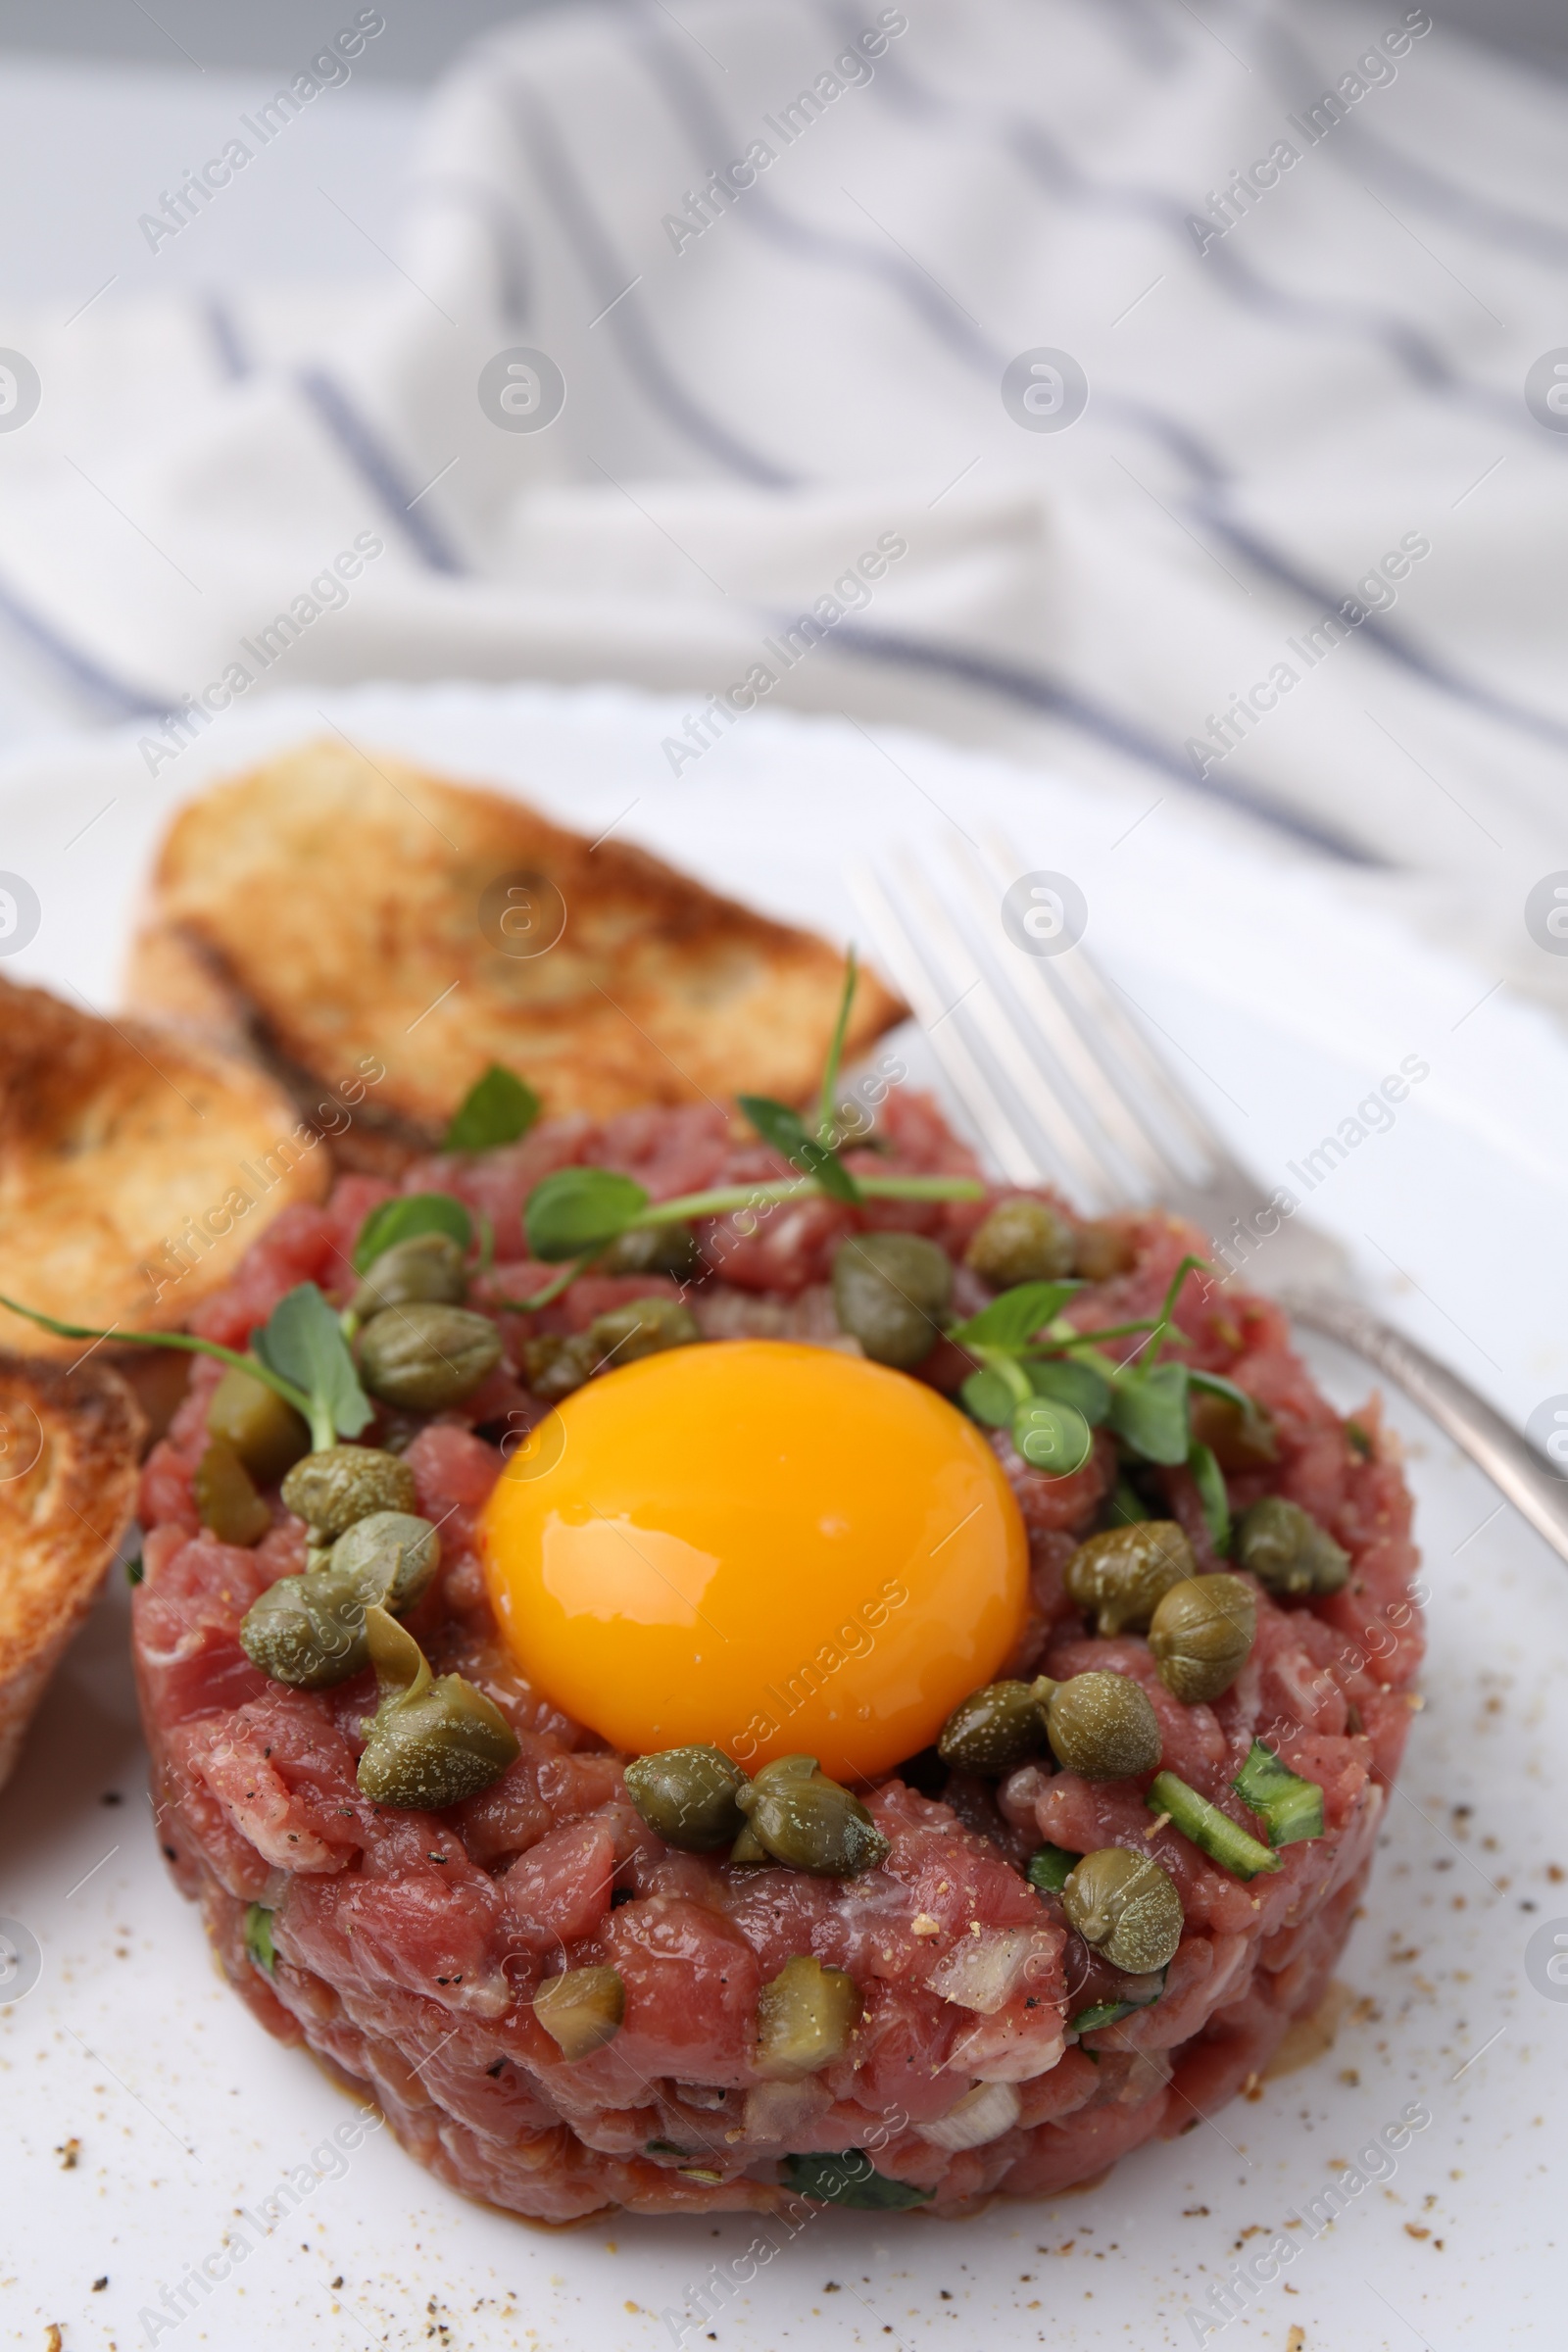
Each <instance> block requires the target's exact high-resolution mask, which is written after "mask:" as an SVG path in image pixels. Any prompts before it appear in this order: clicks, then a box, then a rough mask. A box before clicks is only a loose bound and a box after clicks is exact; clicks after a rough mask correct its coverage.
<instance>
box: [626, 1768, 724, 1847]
mask: <svg viewBox="0 0 1568 2352" xmlns="http://www.w3.org/2000/svg"><path fill="white" fill-rule="evenodd" d="M745 1787H746V1775H745V1773H744V1772H742V1770H741V1768H740V1766H739V1765H738V1764H732V1763H731V1762H730V1760H729V1758H728V1756H726V1755H725V1754H724V1753H723V1751H722V1749H720V1748H716V1747H706V1746H702V1747H666V1748H662V1749H661V1750H660V1751H659V1753H657V1754H655V1755H650V1756H639V1757H638V1758H637V1760H636V1762H635V1763H633V1764H628V1765H627V1767H626V1793H627V1795H628V1796H629V1797H630V1798H631V1801H632V1803H633V1804H634V1805H635V1806H636V1808H637V1810H638V1812H639V1813H640V1814H641V1815H642V1817H643V1819H644V1821H646V1822H647V1824H648V1827H649V1828H650V1829H651V1830H652V1831H653V1832H654V1833H655V1835H656V1837H660V1838H663V1840H664V1843H665V1844H666V1845H678V1846H680V1847H681V1848H682V1850H683V1851H684V1852H686V1853H689V1854H710V1853H713V1852H715V1851H716V1850H717V1848H718V1847H719V1846H721V1845H732V1844H733V1843H734V1841H735V1839H736V1838H737V1837H739V1835H740V1833H741V1831H742V1830H743V1829H744V1828H745V1826H746V1820H745V1815H744V1814H743V1813H742V1811H741V1809H740V1806H739V1805H738V1804H737V1803H736V1801H735V1800H736V1796H737V1794H738V1792H739V1791H740V1790H741V1789H744V1788H745Z"/></svg>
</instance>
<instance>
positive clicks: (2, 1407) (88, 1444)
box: [0, 1355, 143, 1786]
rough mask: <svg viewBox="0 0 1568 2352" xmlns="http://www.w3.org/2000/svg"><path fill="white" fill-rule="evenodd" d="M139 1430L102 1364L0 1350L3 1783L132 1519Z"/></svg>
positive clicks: (125, 1396)
mask: <svg viewBox="0 0 1568 2352" xmlns="http://www.w3.org/2000/svg"><path fill="white" fill-rule="evenodd" d="M142 1435H143V1423H142V1417H141V1414H140V1412H139V1411H138V1409H137V1407H136V1404H135V1401H134V1399H133V1398H132V1397H131V1394H130V1391H129V1390H128V1389H127V1387H126V1386H125V1383H124V1382H123V1380H122V1379H121V1378H120V1376H119V1374H118V1373H116V1372H114V1371H112V1370H111V1369H110V1367H109V1366H108V1365H107V1364H103V1363H100V1362H98V1361H96V1360H92V1361H89V1362H87V1363H84V1364H82V1365H81V1366H80V1367H79V1368H78V1369H77V1370H75V1371H70V1370H67V1369H66V1368H65V1367H63V1366H62V1365H59V1364H52V1363H43V1362H38V1361H33V1362H30V1363H29V1362H25V1361H24V1360H23V1359H22V1358H21V1357H18V1356H7V1355H0V1786H3V1785H4V1783H5V1782H6V1780H7V1779H8V1778H9V1776H10V1774H11V1771H12V1769H13V1767H14V1766H15V1764H16V1761H17V1757H18V1755H19V1754H20V1752H21V1748H22V1741H23V1738H24V1735H25V1732H26V1728H27V1724H28V1721H29V1719H30V1718H31V1715H32V1712H33V1710H34V1708H35V1707H36V1706H37V1704H38V1701H39V1699H40V1698H41V1697H42V1696H43V1691H44V1686H45V1685H46V1683H47V1682H48V1680H49V1677H50V1675H51V1674H52V1673H53V1672H54V1670H55V1667H56V1666H57V1664H58V1663H59V1661H60V1657H61V1654H62V1652H63V1651H64V1649H65V1646H66V1644H67V1642H69V1641H70V1640H71V1637H72V1635H73V1633H74V1632H75V1630H76V1627H77V1626H78V1625H79V1624H80V1622H81V1620H82V1618H83V1617H84V1616H85V1615H86V1613H87V1611H88V1609H89V1608H90V1607H91V1606H92V1603H93V1601H94V1599H95V1598H96V1597H97V1594H98V1591H99V1588H100V1586H101V1585H102V1583H103V1580H104V1576H105V1573H106V1572H107V1570H108V1567H109V1564H110V1562H111V1560H112V1559H113V1558H114V1556H115V1551H116V1548H117V1546H118V1544H119V1543H120V1540H121V1537H122V1536H123V1534H124V1532H125V1529H126V1527H127V1526H128V1524H129V1522H130V1517H131V1513H132V1511H133V1510H134V1508H135V1502H136V1465H137V1458H138V1456H139V1454H140V1450H141V1441H142Z"/></svg>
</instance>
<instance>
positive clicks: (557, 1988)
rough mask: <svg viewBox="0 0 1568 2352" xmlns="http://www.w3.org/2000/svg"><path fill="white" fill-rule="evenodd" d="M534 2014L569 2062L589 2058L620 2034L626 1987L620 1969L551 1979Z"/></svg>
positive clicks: (576, 1971) (571, 1972)
mask: <svg viewBox="0 0 1568 2352" xmlns="http://www.w3.org/2000/svg"><path fill="white" fill-rule="evenodd" d="M533 2013H534V2015H535V2017H536V2018H537V2019H538V2020H539V2023H540V2024H541V2025H542V2026H543V2028H544V2030H545V2032H546V2033H547V2034H549V2035H550V2037H551V2039H552V2040H553V2041H554V2042H555V2043H556V2045H557V2047H558V2048H559V2050H560V2052H561V2055H562V2056H563V2058H565V2059H568V2060H570V2059H577V2058H587V2057H589V2056H590V2055H591V2054H592V2053H593V2052H594V2051H595V2050H602V2049H603V2048H604V2046H605V2044H606V2042H607V2041H610V2040H613V2037H614V2035H615V2034H618V2033H619V2031H620V2021H621V2019H622V2018H623V2017H624V2016H625V2014H626V1986H625V1983H624V1981H623V1979H622V1977H621V1975H620V1972H619V1970H618V1969H613V1968H568V1969H567V1970H566V1971H565V1972H564V1975H562V1976H559V1977H547V1978H546V1979H545V1981H544V1983H543V1984H542V1985H540V1987H539V1989H538V1991H537V1992H536V1993H535V1994H534V1996H533Z"/></svg>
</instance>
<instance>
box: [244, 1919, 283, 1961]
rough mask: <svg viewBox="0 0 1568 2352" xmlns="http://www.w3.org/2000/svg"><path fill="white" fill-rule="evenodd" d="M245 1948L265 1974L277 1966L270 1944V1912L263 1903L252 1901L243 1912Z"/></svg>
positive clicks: (274, 1952) (275, 1956)
mask: <svg viewBox="0 0 1568 2352" xmlns="http://www.w3.org/2000/svg"><path fill="white" fill-rule="evenodd" d="M245 1949H246V1951H247V1952H248V1953H249V1954H250V1956H251V1958H252V1960H253V1961H254V1962H255V1963H256V1966H257V1967H258V1968H259V1969H261V1970H263V1971H264V1973H265V1974H266V1975H267V1976H271V1975H272V1973H273V1971H274V1970H275V1969H276V1967H277V1953H276V1951H275V1950H274V1948H273V1945H272V1914H271V1913H270V1911H269V1910H268V1908H267V1906H266V1904H265V1903H252V1904H251V1905H250V1906H249V1908H248V1909H247V1911H246V1913H245Z"/></svg>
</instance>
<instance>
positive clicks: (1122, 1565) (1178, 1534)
mask: <svg viewBox="0 0 1568 2352" xmlns="http://www.w3.org/2000/svg"><path fill="white" fill-rule="evenodd" d="M1197 1574H1198V1562H1197V1560H1196V1558H1195V1557H1194V1555H1193V1547H1192V1545H1191V1544H1190V1543H1189V1542H1188V1541H1187V1535H1186V1531H1185V1530H1184V1529H1183V1528H1181V1527H1179V1526H1178V1525H1177V1523H1176V1521H1175V1520H1174V1519H1144V1520H1140V1521H1139V1522H1137V1524H1136V1525H1134V1526H1131V1527H1109V1528H1106V1530H1105V1532H1104V1534H1103V1535H1100V1536H1091V1537H1090V1538H1089V1540H1088V1542H1087V1543H1084V1544H1079V1546H1078V1548H1077V1550H1076V1551H1075V1552H1074V1553H1073V1555H1072V1558H1071V1559H1070V1560H1069V1561H1068V1562H1067V1569H1066V1585H1067V1592H1068V1594H1069V1596H1070V1597H1071V1599H1072V1602H1073V1605H1074V1607H1076V1608H1077V1609H1079V1610H1080V1611H1081V1612H1082V1613H1083V1615H1084V1616H1086V1617H1091V1616H1092V1617H1094V1618H1095V1619H1096V1626H1095V1631H1096V1632H1097V1633H1098V1634H1099V1635H1100V1636H1101V1638H1102V1639H1103V1640H1109V1639H1111V1638H1112V1637H1113V1636H1114V1635H1116V1634H1120V1633H1123V1632H1127V1631H1129V1630H1130V1631H1132V1632H1133V1633H1140V1634H1141V1633H1144V1632H1146V1631H1147V1629H1148V1625H1149V1620H1150V1619H1151V1617H1152V1615H1153V1613H1154V1608H1155V1604H1156V1602H1157V1601H1158V1599H1159V1596H1160V1594H1161V1593H1168V1592H1169V1591H1170V1588H1171V1586H1172V1585H1179V1584H1180V1583H1181V1581H1182V1579H1183V1578H1184V1577H1188V1576H1196V1575H1197Z"/></svg>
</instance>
